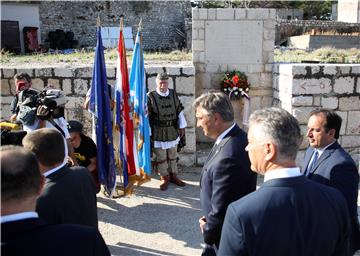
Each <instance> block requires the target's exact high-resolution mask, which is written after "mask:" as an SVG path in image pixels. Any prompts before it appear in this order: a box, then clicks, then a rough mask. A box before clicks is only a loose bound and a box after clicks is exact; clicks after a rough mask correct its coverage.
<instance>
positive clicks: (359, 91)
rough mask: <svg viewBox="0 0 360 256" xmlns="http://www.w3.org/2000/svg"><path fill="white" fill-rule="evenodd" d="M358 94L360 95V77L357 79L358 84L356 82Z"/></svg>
mask: <svg viewBox="0 0 360 256" xmlns="http://www.w3.org/2000/svg"><path fill="white" fill-rule="evenodd" d="M356 84H357V85H356V92H357V93H360V77H358V78H357V82H356Z"/></svg>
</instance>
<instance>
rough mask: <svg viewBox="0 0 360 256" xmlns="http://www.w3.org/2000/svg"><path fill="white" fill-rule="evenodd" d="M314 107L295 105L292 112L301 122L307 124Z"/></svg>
mask: <svg viewBox="0 0 360 256" xmlns="http://www.w3.org/2000/svg"><path fill="white" fill-rule="evenodd" d="M313 109H314V108H313V107H294V108H293V109H292V111H291V114H292V115H293V116H294V117H295V118H296V119H297V120H298V121H299V123H300V124H307V121H308V117H309V113H310V112H311V111H312V110H313Z"/></svg>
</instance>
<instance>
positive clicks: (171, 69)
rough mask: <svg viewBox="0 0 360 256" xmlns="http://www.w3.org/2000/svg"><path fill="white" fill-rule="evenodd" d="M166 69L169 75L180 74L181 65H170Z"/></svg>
mask: <svg viewBox="0 0 360 256" xmlns="http://www.w3.org/2000/svg"><path fill="white" fill-rule="evenodd" d="M166 71H167V73H168V74H169V75H180V67H168V68H167V69H166Z"/></svg>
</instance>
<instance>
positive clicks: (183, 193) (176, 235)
mask: <svg viewBox="0 0 360 256" xmlns="http://www.w3.org/2000/svg"><path fill="white" fill-rule="evenodd" d="M200 172H201V168H199V167H197V168H195V167H191V168H187V169H185V170H180V175H179V177H181V178H182V179H183V180H184V181H185V182H186V183H187V185H186V186H185V187H177V186H176V185H174V184H170V186H169V188H168V189H167V190H166V191H160V189H159V184H160V181H159V178H158V177H157V176H155V175H154V176H153V178H152V180H151V182H148V183H145V184H143V185H142V186H140V187H136V188H135V193H134V194H133V195H131V196H126V197H120V198H116V199H109V198H107V197H105V196H104V195H103V194H102V193H99V194H98V217H99V229H100V232H101V234H102V235H103V237H104V239H105V242H106V244H107V245H108V247H109V249H110V252H111V254H112V255H126V256H128V255H130V256H139V255H145V256H158V255H159V256H160V255H170V256H175V255H186V256H187V255H189V256H192V255H201V251H202V246H204V243H203V240H202V236H201V233H200V230H199V225H198V219H199V217H200V216H201V210H200V200H199V179H200ZM262 182H263V177H262V176H259V177H258V185H260V184H261V183H262ZM359 194H360V193H359ZM359 198H360V197H359ZM359 202H360V200H358V205H359ZM358 209H359V210H360V207H359V208H358ZM355 256H360V251H359V252H358V253H356V254H355Z"/></svg>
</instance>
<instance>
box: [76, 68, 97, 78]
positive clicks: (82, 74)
mask: <svg viewBox="0 0 360 256" xmlns="http://www.w3.org/2000/svg"><path fill="white" fill-rule="evenodd" d="M92 73H93V72H92V68H91V67H83V68H78V69H76V77H79V78H91V77H92Z"/></svg>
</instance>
